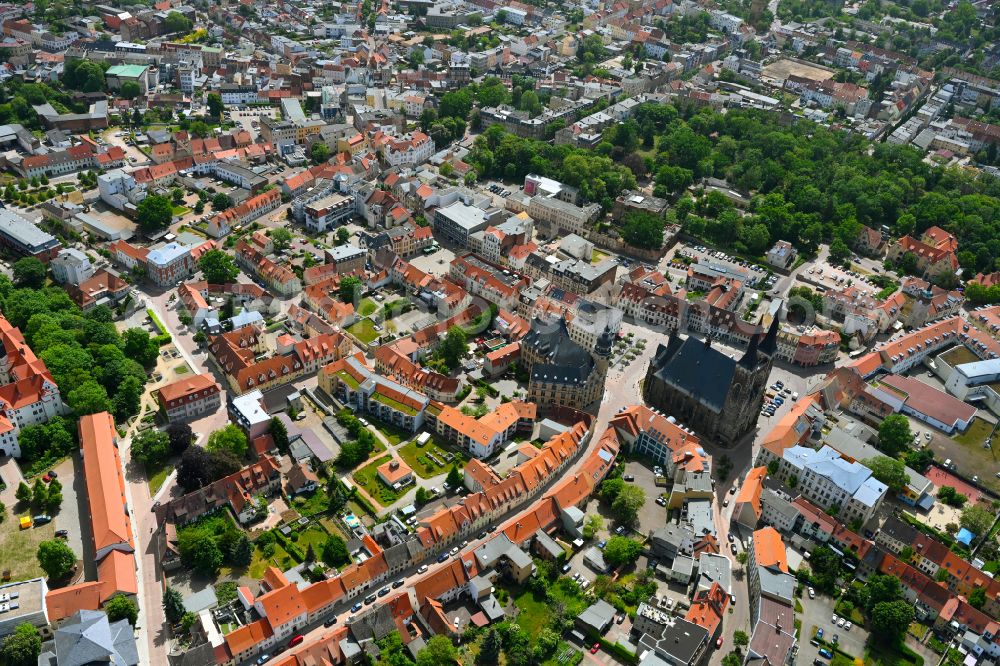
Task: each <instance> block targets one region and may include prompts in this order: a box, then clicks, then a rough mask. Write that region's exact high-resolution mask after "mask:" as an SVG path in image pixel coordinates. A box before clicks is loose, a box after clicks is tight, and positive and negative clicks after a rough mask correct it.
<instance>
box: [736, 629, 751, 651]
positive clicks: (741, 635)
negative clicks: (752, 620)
mask: <svg viewBox="0 0 1000 666" xmlns="http://www.w3.org/2000/svg"><path fill="white" fill-rule="evenodd" d="M733 645H736V646H738V647H746V646H747V645H750V637H749V636H747V632H745V631H743V630H742V629H737V630H736V631H734V632H733Z"/></svg>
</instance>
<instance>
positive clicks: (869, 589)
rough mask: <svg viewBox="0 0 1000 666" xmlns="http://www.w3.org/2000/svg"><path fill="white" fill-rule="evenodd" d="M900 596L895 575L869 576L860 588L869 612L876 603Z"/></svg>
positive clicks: (862, 599) (863, 602)
mask: <svg viewBox="0 0 1000 666" xmlns="http://www.w3.org/2000/svg"><path fill="white" fill-rule="evenodd" d="M810 559H811V558H810ZM901 596H902V592H901V589H900V585H899V579H898V578H896V577H895V576H885V575H882V574H875V575H873V576H869V577H868V583H867V584H866V585H865V586H864V588H862V590H861V601H862V604H863V605H864V607H865V609H866V610H867V611H868V612H869V613H871V612H872V610H873V609H874V608H875V606H877V605H878V604H880V603H888V602H891V601H896V600H897V599H899V598H900V597H901Z"/></svg>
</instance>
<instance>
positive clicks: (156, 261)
mask: <svg viewBox="0 0 1000 666" xmlns="http://www.w3.org/2000/svg"><path fill="white" fill-rule="evenodd" d="M194 268H195V260H194V257H193V256H192V254H191V248H190V247H188V246H186V245H181V244H180V243H178V242H170V243H167V244H166V245H161V246H160V247H155V248H152V249H151V250H150V251H149V253H148V254H147V255H146V277H147V278H149V279H150V280H152V282H153V283H154V284H156V285H157V286H159V287H168V286H173V285H175V284H176V283H178V282H179V281H180V280H183V279H184V278H187V277H189V276H190V275H191V273H192V272H193V271H194Z"/></svg>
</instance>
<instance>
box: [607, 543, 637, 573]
mask: <svg viewBox="0 0 1000 666" xmlns="http://www.w3.org/2000/svg"><path fill="white" fill-rule="evenodd" d="M641 552H642V544H641V543H639V542H638V541H636V540H635V539H630V538H628V537H623V536H613V537H611V538H610V539H608V543H607V544H605V546H604V560H605V561H606V562H607V563H608V564H610V565H611V566H613V567H615V568H617V567H622V566H626V565H629V564H632V563H634V562H635V561H636V560H637V559H639V554H640V553H641Z"/></svg>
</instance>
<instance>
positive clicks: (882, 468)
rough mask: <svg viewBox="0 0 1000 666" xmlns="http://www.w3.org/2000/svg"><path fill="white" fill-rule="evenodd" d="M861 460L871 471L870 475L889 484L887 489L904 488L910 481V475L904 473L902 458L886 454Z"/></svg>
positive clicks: (893, 490) (896, 491) (904, 466)
mask: <svg viewBox="0 0 1000 666" xmlns="http://www.w3.org/2000/svg"><path fill="white" fill-rule="evenodd" d="M861 462H862V464H863V465H864V466H865V467H867V468H868V469H870V470H871V471H872V476H874V477H875V478H876V479H878V480H879V481H881V482H882V483H884V484H885V485H887V486H889V489H890V490H891V491H892V492H894V493H898V492H900V491H901V490H903V489H904V488H906V485H907V484H908V483H909V482H910V477H908V476H907V475H906V465H904V464H903V461H902V460H896V459H895V458H889V457H888V456H876V457H874V458H868V459H867V460H863V461H861Z"/></svg>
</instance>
